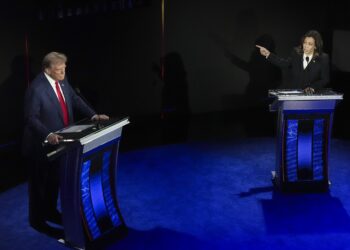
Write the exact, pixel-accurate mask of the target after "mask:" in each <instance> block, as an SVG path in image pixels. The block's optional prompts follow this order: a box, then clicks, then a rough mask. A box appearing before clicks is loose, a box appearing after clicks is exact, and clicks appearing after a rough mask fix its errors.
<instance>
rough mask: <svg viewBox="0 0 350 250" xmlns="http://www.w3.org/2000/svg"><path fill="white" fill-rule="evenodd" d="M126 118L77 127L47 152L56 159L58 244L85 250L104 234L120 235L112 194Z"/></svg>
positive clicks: (120, 224) (64, 133) (64, 132)
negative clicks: (60, 228)
mask: <svg viewBox="0 0 350 250" xmlns="http://www.w3.org/2000/svg"><path fill="white" fill-rule="evenodd" d="M128 123H129V120H128V118H124V119H111V120H109V121H104V122H101V123H92V122H91V121H87V120H86V121H82V122H79V123H78V124H75V125H73V126H70V127H67V128H64V129H63V130H60V131H58V132H57V133H58V134H60V135H62V136H63V138H64V139H63V143H62V144H61V145H60V146H59V147H56V148H54V150H51V151H49V152H48V154H47V156H48V157H49V159H50V158H51V159H54V158H56V157H59V158H58V159H59V160H60V163H61V170H60V171H61V176H60V191H61V209H62V220H63V227H64V243H66V244H67V245H70V246H72V247H75V248H79V249H85V248H86V247H87V246H89V244H90V243H92V242H94V241H96V240H98V239H100V238H103V237H105V236H107V235H110V234H116V235H118V234H120V233H122V232H125V229H126V226H125V223H124V220H123V217H122V215H121V213H120V210H119V206H118V202H117V194H116V181H117V179H116V174H117V157H118V147H119V141H120V138H121V134H122V128H123V126H125V125H126V124H128Z"/></svg>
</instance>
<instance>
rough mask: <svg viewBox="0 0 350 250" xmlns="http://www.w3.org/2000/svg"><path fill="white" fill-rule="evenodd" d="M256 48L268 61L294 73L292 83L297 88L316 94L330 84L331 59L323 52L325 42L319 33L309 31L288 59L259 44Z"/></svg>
mask: <svg viewBox="0 0 350 250" xmlns="http://www.w3.org/2000/svg"><path fill="white" fill-rule="evenodd" d="M256 47H258V48H259V49H260V54H261V55H263V56H264V57H266V59H267V60H268V61H270V62H271V63H273V64H274V65H277V66H279V67H281V68H288V69H290V70H291V71H292V83H293V86H294V87H295V88H300V89H304V90H305V92H307V93H314V92H315V90H316V89H320V88H323V87H325V86H326V85H327V84H328V83H329V57H328V55H327V54H325V53H323V51H322V49H323V41H322V37H321V35H320V33H319V32H318V31H315V30H310V31H308V32H307V33H306V34H305V35H304V36H303V37H302V38H301V43H300V45H299V46H298V47H296V48H295V49H294V50H293V51H292V54H291V56H290V57H289V58H287V59H285V58H281V57H279V56H277V55H276V54H274V53H271V52H270V51H269V50H268V49H266V48H265V47H262V46H260V45H259V44H257V45H256Z"/></svg>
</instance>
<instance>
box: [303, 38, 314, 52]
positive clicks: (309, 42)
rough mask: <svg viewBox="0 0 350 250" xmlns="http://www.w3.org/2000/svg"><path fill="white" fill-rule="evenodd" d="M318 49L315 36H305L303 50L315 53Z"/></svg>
mask: <svg viewBox="0 0 350 250" xmlns="http://www.w3.org/2000/svg"><path fill="white" fill-rule="evenodd" d="M315 49H316V44H315V39H314V38H313V37H305V39H304V43H303V51H304V53H305V54H307V55H312V54H314V51H315Z"/></svg>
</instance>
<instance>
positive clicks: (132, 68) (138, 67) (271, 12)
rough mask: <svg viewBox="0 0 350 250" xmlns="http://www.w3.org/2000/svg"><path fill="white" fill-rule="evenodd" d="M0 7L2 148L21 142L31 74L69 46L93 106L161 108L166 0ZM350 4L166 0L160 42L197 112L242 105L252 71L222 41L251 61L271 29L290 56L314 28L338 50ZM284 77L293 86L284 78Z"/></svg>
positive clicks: (76, 78)
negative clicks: (160, 69) (177, 68)
mask: <svg viewBox="0 0 350 250" xmlns="http://www.w3.org/2000/svg"><path fill="white" fill-rule="evenodd" d="M0 9H1V11H0V31H1V46H0V55H1V58H0V90H1V91H0V95H1V98H0V102H1V106H0V107H1V110H0V112H1V113H0V117H1V121H2V122H1V123H0V124H1V130H0V131H1V136H0V145H2V146H1V147H2V148H1V150H4V148H5V147H6V145H8V144H10V145H18V142H19V140H20V139H19V138H20V133H21V121H22V106H23V93H24V90H25V88H26V86H27V84H28V81H27V78H28V76H29V79H32V78H33V76H35V75H36V74H37V73H38V72H39V71H40V68H41V65H40V64H41V60H42V58H43V56H44V55H45V54H46V53H48V52H50V51H60V52H63V53H65V54H67V56H68V59H69V62H68V68H67V74H68V78H69V80H70V82H71V84H72V85H73V86H74V87H78V88H80V90H81V92H82V93H83V94H84V96H85V97H86V98H87V99H88V100H89V102H90V103H91V104H92V105H93V106H95V107H96V109H97V111H99V112H104V113H107V114H110V115H112V116H119V115H129V116H131V117H147V116H158V115H159V114H160V113H161V112H162V107H163V108H164V106H162V102H163V101H164V100H163V99H164V93H163V92H162V90H163V87H164V83H163V82H162V81H161V80H160V77H159V72H157V70H155V69H156V68H157V67H158V66H159V63H160V61H161V55H162V53H161V48H162V39H161V1H160V0H144V1H142V0H116V1H107V0H106V1H97V0H90V1H64V0H55V1H49V2H48V1H30V2H26V1H23V2H22V1H19V0H15V1H11V2H8V3H7V4H5V3H3V4H2V7H1V8H0ZM349 10H350V8H349V4H348V3H338V2H337V3H334V1H333V2H332V1H322V2H320V1H304V2H302V3H297V2H295V1H275V0H268V1H256V0H245V1H225V0H217V1H212V0H202V1H186V0H176V1H175V0H173V1H165V41H164V42H165V43H164V46H165V47H164V48H165V50H164V52H165V54H166V55H168V54H170V55H176V56H175V58H177V59H175V60H173V61H172V62H171V63H174V62H176V60H177V61H178V62H179V65H181V72H183V78H184V79H183V82H184V83H185V84H186V85H187V86H186V87H187V88H184V89H185V90H186V91H187V93H185V94H186V97H184V98H185V99H186V98H187V101H188V103H189V108H190V111H191V113H192V114H202V113H207V112H215V111H224V110H239V109H241V108H244V107H245V106H246V105H247V100H246V99H245V98H244V94H245V91H246V88H247V84H248V82H249V75H248V73H247V72H246V71H244V70H242V69H240V68H239V67H237V66H235V65H233V64H232V63H231V62H230V60H229V59H228V58H227V56H225V51H226V52H227V51H229V52H230V53H232V54H235V55H236V56H237V57H239V58H241V59H242V60H245V61H248V60H249V57H250V54H251V52H252V50H253V49H254V41H255V40H256V38H257V37H259V36H260V35H262V34H265V33H268V34H270V35H271V36H272V37H273V38H274V40H275V43H276V46H277V49H276V52H277V53H278V54H280V55H281V56H288V54H289V53H290V51H291V49H292V48H293V47H294V46H296V45H298V43H299V38H300V37H301V36H302V35H303V34H304V33H305V32H306V31H307V30H310V29H317V30H319V31H320V32H321V34H322V35H323V38H324V42H325V51H326V52H327V53H329V54H330V55H331V56H332V51H333V50H334V48H333V47H332V46H333V33H334V31H335V30H342V31H349V28H350V27H349V22H348V19H347V14H348V13H349ZM26 43H27V46H28V53H29V54H28V57H26V49H25V48H26V46H25V44H26ZM337 44H339V41H337ZM344 49H345V48H344ZM338 50H339V48H338ZM338 54H339V53H338ZM173 58H174V57H173ZM284 76H286V75H285V74H284ZM286 77H288V76H286ZM349 78H350V77H349V75H348V73H347V72H342V71H340V70H339V69H337V68H333V69H332V83H331V85H330V87H333V88H335V89H336V90H339V91H342V92H345V93H347V92H348V87H347V84H345V83H346V82H347V81H349ZM285 79H287V78H285ZM279 87H286V88H287V87H289V85H288V81H287V80H284V81H283V82H282V84H281V85H280V86H279ZM345 97H346V96H345ZM344 103H346V102H344ZM342 105H343V106H341V107H340V110H341V111H340V112H343V113H345V112H346V107H347V106H346V105H345V104H342ZM338 117H339V118H338V119H342V117H343V116H342V114H340V115H338ZM343 122H344V120H339V121H337V123H338V124H341V123H343ZM338 128H339V130H342V129H343V130H345V129H344V127H343V128H342V127H341V126H338Z"/></svg>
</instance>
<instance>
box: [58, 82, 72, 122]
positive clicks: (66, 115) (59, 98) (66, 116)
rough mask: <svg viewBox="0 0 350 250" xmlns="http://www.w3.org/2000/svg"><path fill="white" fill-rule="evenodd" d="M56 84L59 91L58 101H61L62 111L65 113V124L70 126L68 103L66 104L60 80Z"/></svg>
mask: <svg viewBox="0 0 350 250" xmlns="http://www.w3.org/2000/svg"><path fill="white" fill-rule="evenodd" d="M55 84H56V92H57V96H58V101H59V102H60V106H61V109H62V113H63V123H64V126H68V120H69V118H68V109H67V105H66V103H65V102H64V99H63V96H62V92H61V89H60V87H59V86H58V82H57V81H56V82H55Z"/></svg>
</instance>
